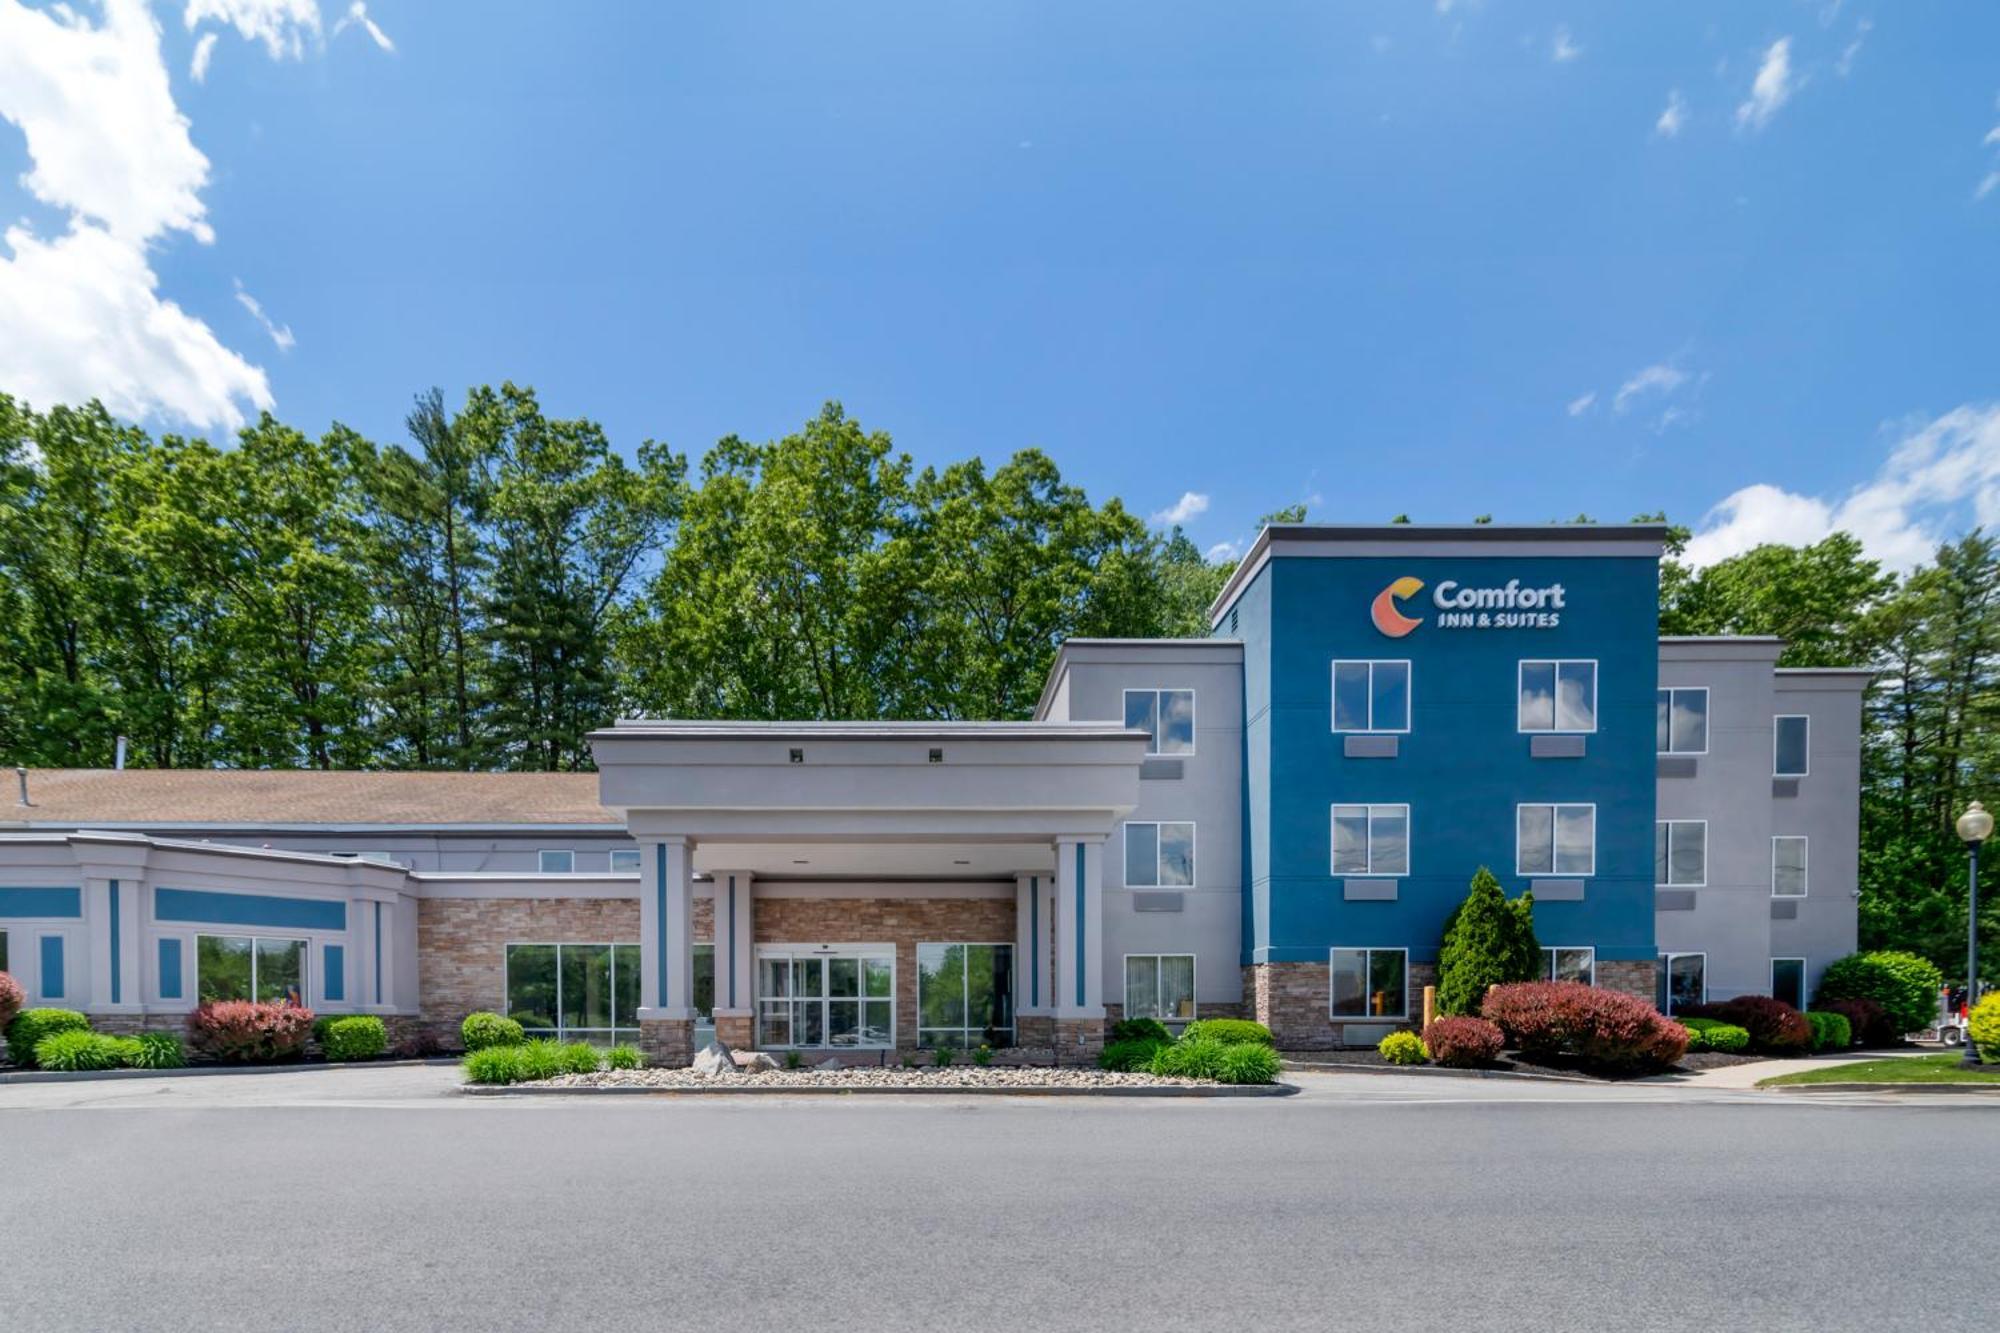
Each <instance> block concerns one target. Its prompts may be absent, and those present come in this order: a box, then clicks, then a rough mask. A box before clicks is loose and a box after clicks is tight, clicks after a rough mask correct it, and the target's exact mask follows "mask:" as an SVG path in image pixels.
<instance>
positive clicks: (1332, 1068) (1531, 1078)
mask: <svg viewBox="0 0 2000 1333" xmlns="http://www.w3.org/2000/svg"><path fill="white" fill-rule="evenodd" d="M1284 1069H1285V1071H1286V1072H1287V1073H1293V1074H1415V1075H1416V1076H1417V1077H1419V1078H1497V1079H1514V1080H1519V1081H1523V1082H1528V1083H1582V1084H1586V1085H1588V1086H1590V1087H1594V1088H1601V1087H1615V1086H1617V1085H1619V1084H1622V1083H1637V1082H1641V1081H1642V1080H1639V1079H1602V1078H1586V1077H1584V1076H1583V1075H1581V1074H1537V1073H1531V1072H1529V1071H1527V1070H1524V1069H1442V1068H1439V1067H1438V1066H1436V1065H1347V1064H1341V1063H1339V1062H1337V1061H1331V1060H1329V1061H1324V1062H1319V1061H1313V1062H1308V1061H1304V1060H1287V1061H1285V1062H1284Z"/></svg>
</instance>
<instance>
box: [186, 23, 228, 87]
mask: <svg viewBox="0 0 2000 1333" xmlns="http://www.w3.org/2000/svg"><path fill="white" fill-rule="evenodd" d="M221 40H222V39H221V38H220V37H219V36H217V35H216V34H215V33H212V32H205V33H203V34H202V35H201V39H200V40H199V41H197V42H196V43H195V44H194V59H193V60H191V61H189V62H188V73H189V74H191V75H193V76H194V81H195V82H196V83H206V82H207V81H208V62H209V61H211V60H213V59H214V58H215V44H216V43H217V42H219V41H221Z"/></svg>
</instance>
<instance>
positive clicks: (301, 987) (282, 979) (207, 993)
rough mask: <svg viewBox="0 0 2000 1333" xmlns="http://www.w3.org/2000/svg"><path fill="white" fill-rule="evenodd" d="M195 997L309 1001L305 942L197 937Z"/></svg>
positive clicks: (203, 1001)
mask: <svg viewBox="0 0 2000 1333" xmlns="http://www.w3.org/2000/svg"><path fill="white" fill-rule="evenodd" d="M194 958H195V993H196V994H197V995H198V996H200V998H201V1002H202V1003H203V1004H207V1003H209V1002H210V1001H211V1000H262V1001H267V1002H274V1003H279V1004H304V1003H305V1002H306V942H305V941H304V940H283V939H271V938H269V937H266V936H261V935H198V936H196V937H195V944H194Z"/></svg>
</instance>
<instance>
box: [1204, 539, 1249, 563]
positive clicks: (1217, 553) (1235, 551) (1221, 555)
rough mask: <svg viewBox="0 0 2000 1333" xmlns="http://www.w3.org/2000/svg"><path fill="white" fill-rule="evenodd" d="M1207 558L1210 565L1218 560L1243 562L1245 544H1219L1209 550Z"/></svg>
mask: <svg viewBox="0 0 2000 1333" xmlns="http://www.w3.org/2000/svg"><path fill="white" fill-rule="evenodd" d="M1206 558H1207V559H1208V560H1209V562H1210V563H1214V562H1215V561H1218V560H1241V559H1242V558H1243V543H1242V542H1217V543H1216V544H1215V545H1213V546H1211V547H1209V548H1208V551H1207V553H1206Z"/></svg>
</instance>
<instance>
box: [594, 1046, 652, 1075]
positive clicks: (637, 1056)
mask: <svg viewBox="0 0 2000 1333" xmlns="http://www.w3.org/2000/svg"><path fill="white" fill-rule="evenodd" d="M604 1064H605V1067H606V1068H607V1069H644V1068H645V1067H646V1056H645V1053H644V1052H642V1051H641V1050H640V1049H639V1048H638V1047H637V1046H628V1045H626V1044H625V1043H623V1042H620V1043H619V1044H618V1045H616V1046H613V1047H612V1048H611V1049H610V1050H608V1051H606V1052H605V1053H604Z"/></svg>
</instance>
